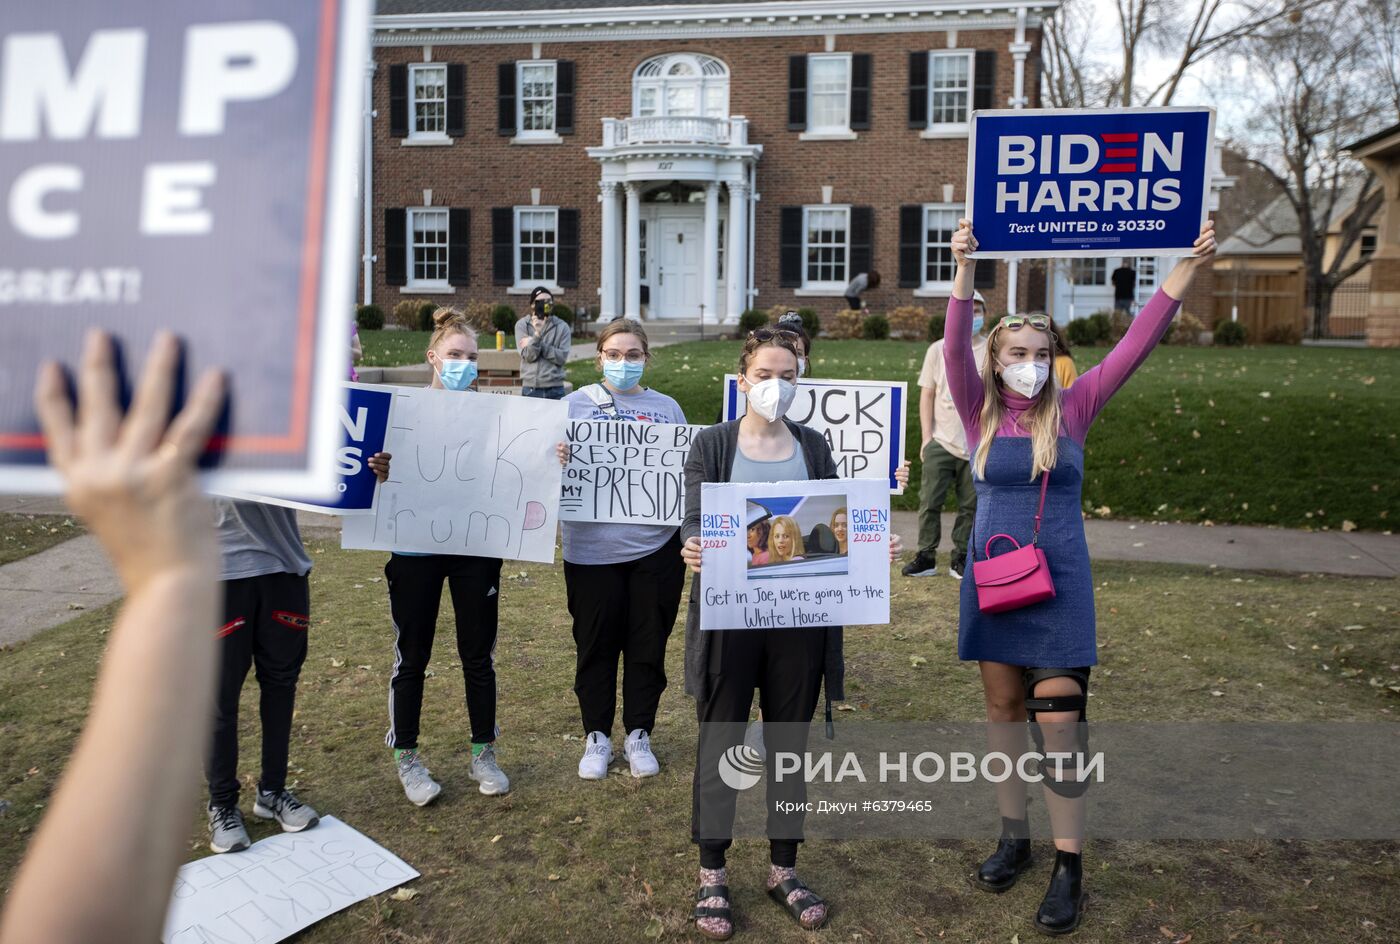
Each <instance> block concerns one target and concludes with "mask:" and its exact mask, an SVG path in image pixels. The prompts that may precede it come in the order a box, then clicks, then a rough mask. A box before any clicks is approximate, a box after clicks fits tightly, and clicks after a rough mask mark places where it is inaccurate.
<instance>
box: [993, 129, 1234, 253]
mask: <svg viewBox="0 0 1400 944" xmlns="http://www.w3.org/2000/svg"><path fill="white" fill-rule="evenodd" d="M1214 140H1215V112H1214V110H1213V109H1210V108H1175V107H1172V108H1106V109H1077V108H1061V109H1055V108H1050V109H1036V110H1031V111H1025V110H1009V109H1007V110H995V111H978V112H974V113H973V116H972V134H971V137H970V139H969V142H968V149H967V218H968V219H970V220H971V221H972V225H973V230H974V232H975V233H976V235H977V252H976V253H975V254H974V255H975V256H976V257H977V258H979V259H980V258H984V257H986V258H991V259H1022V258H1033V257H1036V258H1047V257H1049V258H1054V257H1085V256H1123V255H1153V256H1171V255H1189V254H1190V252H1191V247H1192V244H1193V243H1194V242H1195V240H1196V237H1197V236H1199V235H1200V230H1201V224H1202V223H1204V222H1205V219H1206V214H1207V212H1208V209H1209V208H1208V205H1207V204H1208V198H1209V196H1210V161H1211V147H1212V145H1213V143H1214Z"/></svg>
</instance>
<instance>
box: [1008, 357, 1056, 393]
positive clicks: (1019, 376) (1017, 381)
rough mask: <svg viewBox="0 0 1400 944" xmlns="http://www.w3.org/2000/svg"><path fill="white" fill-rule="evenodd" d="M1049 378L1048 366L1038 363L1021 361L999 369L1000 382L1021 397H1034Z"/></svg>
mask: <svg viewBox="0 0 1400 944" xmlns="http://www.w3.org/2000/svg"><path fill="white" fill-rule="evenodd" d="M1049 378H1050V365H1049V364H1046V363H1042V362H1040V361H1021V362H1020V363H1018V364H1006V365H1003V366H1002V368H1001V380H1002V383H1004V384H1006V385H1007V386H1008V387H1010V388H1011V389H1012V390H1015V391H1016V392H1017V393H1019V394H1020V395H1021V396H1023V397H1027V398H1029V397H1034V396H1035V395H1036V394H1038V393H1040V388H1041V387H1044V386H1045V381H1046V380H1048V379H1049Z"/></svg>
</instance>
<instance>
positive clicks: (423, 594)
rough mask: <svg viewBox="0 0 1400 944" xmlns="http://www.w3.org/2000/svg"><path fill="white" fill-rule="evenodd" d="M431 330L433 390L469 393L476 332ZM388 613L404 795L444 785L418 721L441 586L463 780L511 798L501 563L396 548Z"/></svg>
mask: <svg viewBox="0 0 1400 944" xmlns="http://www.w3.org/2000/svg"><path fill="white" fill-rule="evenodd" d="M433 324H434V325H436V328H435V329H434V331H433V334H432V337H431V338H430V339H429V342H428V352H427V360H428V363H429V365H431V366H432V368H433V382H432V387H433V388H434V389H436V390H459V391H463V392H471V390H472V386H473V385H474V384H475V383H476V371H477V367H476V360H477V345H476V333H475V332H474V331H473V330H472V329H471V328H470V327H469V326H468V324H467V321H466V318H464V317H463V316H462V313H461V312H459V311H457V310H456V309H455V308H439V309H438V310H437V311H436V312H434V313H433ZM384 578H385V580H386V581H387V582H388V584H389V611H390V614H391V616H392V618H393V622H394V669H393V674H392V676H391V677H390V680H389V732H388V734H386V735H385V737H384V741H385V743H386V744H388V745H389V747H391V748H393V751H394V764H395V767H396V768H397V770H398V775H399V782H400V783H402V784H403V790H404V794H405V795H406V796H407V797H408V799H409V802H411V803H413V804H414V805H416V806H426V805H427V804H429V803H431V802H432V801H433V800H434V799H436V798H437V795H438V794H439V793H441V792H442V787H441V786H440V785H439V784H438V782H437V781H436V780H434V779H433V777H432V774H431V773H430V772H429V771H428V768H427V767H426V766H425V765H424V764H423V761H422V759H421V758H420V757H419V755H418V720H419V717H420V715H421V714H422V710H423V679H424V673H425V671H426V670H427V668H428V660H429V659H430V658H431V657H432V653H433V636H434V635H435V634H436V632H437V620H438V607H439V606H441V604H442V584H443V581H446V582H447V585H448V589H449V590H450V591H451V593H452V610H453V614H454V616H455V618H456V623H457V653H458V655H459V656H460V657H461V659H462V675H463V676H464V678H465V680H466V688H467V715H468V717H469V718H470V719H471V729H472V730H471V753H472V759H471V767H470V768H469V769H468V776H469V777H471V779H473V780H475V781H476V782H477V783H478V784H480V790H481V792H482V793H484V794H486V795H487V796H494V795H497V794H503V793H508V792H509V791H510V779H509V778H508V777H507V776H506V775H505V773H504V772H503V771H502V770H501V768H500V765H499V764H498V763H497V762H496V751H495V743H496V733H497V729H496V665H495V662H496V629H497V612H498V608H499V605H500V599H501V597H500V593H499V589H500V585H501V560H500V558H497V557H472V556H469V555H466V554H421V553H416V552H410V551H395V552H394V554H393V556H392V557H390V558H389V563H387V564H386V565H384Z"/></svg>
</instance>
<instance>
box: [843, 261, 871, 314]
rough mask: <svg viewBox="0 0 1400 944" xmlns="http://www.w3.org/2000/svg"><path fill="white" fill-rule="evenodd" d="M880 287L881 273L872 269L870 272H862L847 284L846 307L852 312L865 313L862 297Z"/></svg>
mask: <svg viewBox="0 0 1400 944" xmlns="http://www.w3.org/2000/svg"><path fill="white" fill-rule="evenodd" d="M879 287H880V273H878V272H876V271H875V270H874V269H871V270H870V271H869V272H861V273H860V274H859V275H857V276H856V277H855V278H853V279H851V281H850V282H848V283H846V291H845V293H844V294H845V296H846V307H847V308H849V309H850V310H851V311H865V305H864V304H862V302H861V300H860V297H861V296H862V295H864V294H865V293H866V292H867V291H872V290H874V289H877V288H879Z"/></svg>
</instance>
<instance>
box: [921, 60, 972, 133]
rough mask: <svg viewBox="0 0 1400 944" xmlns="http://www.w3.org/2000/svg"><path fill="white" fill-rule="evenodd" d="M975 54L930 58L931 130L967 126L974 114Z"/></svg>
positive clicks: (929, 118)
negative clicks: (973, 67)
mask: <svg viewBox="0 0 1400 944" xmlns="http://www.w3.org/2000/svg"><path fill="white" fill-rule="evenodd" d="M972 61H973V59H972V53H971V52H963V51H957V52H935V53H930V54H929V69H928V93H929V115H928V120H929V127H930V128H935V129H937V128H946V127H950V126H954V125H965V124H967V121H968V115H970V114H971V112H972Z"/></svg>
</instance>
